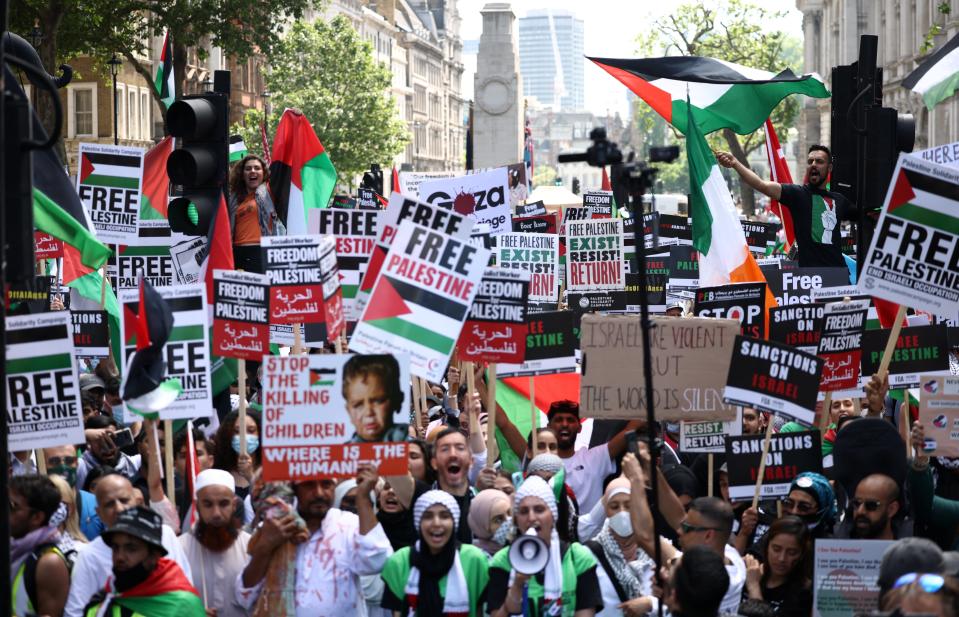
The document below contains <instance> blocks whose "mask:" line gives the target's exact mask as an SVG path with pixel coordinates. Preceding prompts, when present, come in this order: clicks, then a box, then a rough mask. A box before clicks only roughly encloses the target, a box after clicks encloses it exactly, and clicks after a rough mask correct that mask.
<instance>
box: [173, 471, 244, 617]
mask: <svg viewBox="0 0 959 617" xmlns="http://www.w3.org/2000/svg"><path fill="white" fill-rule="evenodd" d="M194 490H195V492H196V510H197V516H198V520H197V522H196V525H195V526H194V527H193V529H191V530H188V531H187V532H185V533H183V534H181V535H180V545H181V546H182V547H183V551H184V553H186V556H187V559H189V561H190V568H191V569H192V570H193V579H192V583H193V586H194V587H195V588H196V590H197V591H198V592H199V593H200V598H201V599H202V600H203V605H204V606H206V607H207V608H208V609H215V610H216V617H245V616H246V615H247V612H246V610H245V609H244V608H243V607H242V606H240V604H239V603H238V602H237V600H236V593H234V587H233V586H234V583H235V582H236V577H237V576H238V575H239V574H240V573H241V572H242V571H243V568H244V567H245V566H246V560H247V552H246V549H247V545H248V544H249V542H250V534H248V533H247V532H245V531H243V530H242V529H240V525H241V522H240V520H239V519H237V518H236V517H235V516H234V513H235V512H236V509H237V507H238V506H239V504H240V500H239V498H238V497H237V496H236V493H235V491H236V482H235V481H234V479H233V475H232V474H231V473H230V472H228V471H223V470H222V469H206V470H204V471H201V472H200V473H199V475H197V477H196V487H195V489H194Z"/></svg>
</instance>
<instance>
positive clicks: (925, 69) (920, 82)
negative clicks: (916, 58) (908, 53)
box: [902, 35, 959, 111]
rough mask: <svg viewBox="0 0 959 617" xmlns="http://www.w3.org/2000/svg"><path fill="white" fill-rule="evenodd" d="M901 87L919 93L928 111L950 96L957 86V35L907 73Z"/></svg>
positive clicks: (958, 38) (958, 45)
mask: <svg viewBox="0 0 959 617" xmlns="http://www.w3.org/2000/svg"><path fill="white" fill-rule="evenodd" d="M902 87H903V88H908V89H910V90H912V91H913V92H915V93H917V94H919V95H921V96H922V102H923V103H925V104H926V108H927V109H928V110H929V111H932V108H933V107H935V106H936V105H937V104H939V103H940V102H942V101H944V100H946V99H947V98H949V97H950V96H952V94H953V93H954V92H955V91H956V88H957V87H959V35H956V36H954V37H952V40H950V41H949V42H948V43H946V44H945V45H943V46H942V49H940V50H939V51H937V52H936V53H934V54H932V55H931V56H930V57H929V59H927V60H926V61H925V62H923V63H922V64H920V65H919V67H918V68H917V69H916V70H915V71H913V72H912V73H909V75H907V76H906V78H905V79H903V80H902Z"/></svg>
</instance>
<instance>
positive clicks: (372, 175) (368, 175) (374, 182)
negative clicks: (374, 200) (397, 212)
mask: <svg viewBox="0 0 959 617" xmlns="http://www.w3.org/2000/svg"><path fill="white" fill-rule="evenodd" d="M360 188H364V189H372V190H374V191H376V194H377V195H383V170H382V169H380V166H379V165H377V164H376V163H371V164H370V170H369V171H364V172H363V182H362V183H360Z"/></svg>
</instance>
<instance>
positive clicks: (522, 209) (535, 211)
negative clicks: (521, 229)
mask: <svg viewBox="0 0 959 617" xmlns="http://www.w3.org/2000/svg"><path fill="white" fill-rule="evenodd" d="M543 214H546V204H544V203H543V201H542V200H540V201H533V202H530V203H525V204H520V205H518V206H516V217H524V216H541V215H543ZM514 231H515V230H514Z"/></svg>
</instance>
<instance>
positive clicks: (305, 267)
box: [260, 235, 324, 324]
mask: <svg viewBox="0 0 959 617" xmlns="http://www.w3.org/2000/svg"><path fill="white" fill-rule="evenodd" d="M320 244H321V237H320V236H315V235H303V236H264V237H263V238H261V239H260V249H261V251H262V253H263V270H264V273H265V274H266V276H267V278H268V279H269V281H270V323H275V324H295V323H317V322H321V321H323V319H324V317H323V310H322V309H323V273H322V270H321V268H320V255H321V248H320Z"/></svg>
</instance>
